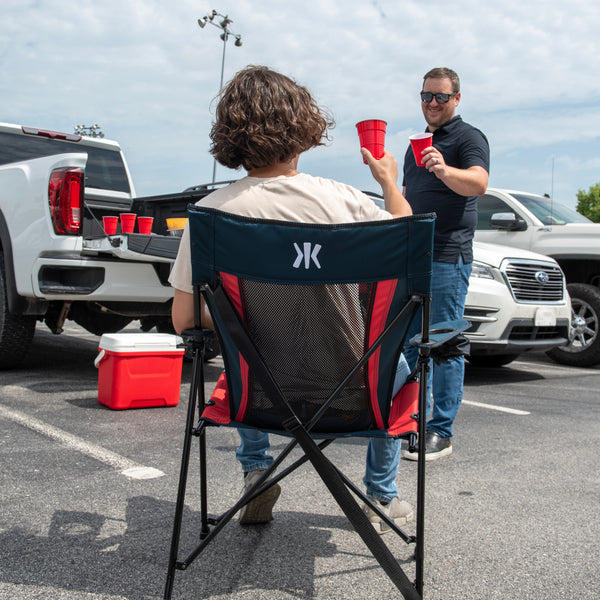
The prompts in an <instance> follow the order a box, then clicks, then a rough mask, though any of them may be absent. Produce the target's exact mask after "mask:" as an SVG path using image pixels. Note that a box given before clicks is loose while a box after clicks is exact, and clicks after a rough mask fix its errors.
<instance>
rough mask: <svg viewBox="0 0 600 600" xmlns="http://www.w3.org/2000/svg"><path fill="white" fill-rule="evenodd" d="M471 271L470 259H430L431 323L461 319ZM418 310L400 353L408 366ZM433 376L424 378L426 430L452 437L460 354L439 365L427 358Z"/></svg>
mask: <svg viewBox="0 0 600 600" xmlns="http://www.w3.org/2000/svg"><path fill="white" fill-rule="evenodd" d="M470 275H471V263H468V264H464V263H463V261H462V258H461V259H459V262H458V263H457V264H453V263H443V262H434V263H433V270H432V283H431V286H432V287H431V315H430V320H429V322H430V323H431V324H435V323H439V322H442V321H451V320H455V319H462V318H463V314H464V310H465V301H466V298H467V288H468V286H469V276H470ZM420 324H421V312H420V311H419V314H418V316H417V318H416V319H415V320H414V321H413V323H412V327H411V330H410V331H409V334H408V336H407V338H406V339H407V341H406V344H405V346H404V355H405V357H406V360H407V361H408V365H409V367H410V368H411V369H414V367H415V365H416V363H417V357H418V350H417V348H415V347H414V346H411V345H410V343H409V340H410V339H411V338H412V337H413V336H415V335H417V334H418V333H419V332H420ZM431 363H432V364H431V366H432V371H433V376H432V375H431V371H430V377H429V381H428V382H427V383H428V385H427V388H428V389H427V392H428V393H427V414H428V415H429V413H430V410H431V404H430V393H431V390H433V414H432V416H431V419H430V420H429V421H428V422H427V431H434V432H436V433H437V434H438V435H440V436H441V437H443V438H451V437H452V424H453V423H454V419H455V418H456V415H457V414H458V409H459V407H460V403H461V401H462V396H463V379H464V374H465V361H464V357H463V356H460V357H456V358H451V359H449V360H446V361H444V362H442V363H441V364H440V365H437V364H434V363H433V361H431Z"/></svg>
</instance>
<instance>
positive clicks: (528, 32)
mask: <svg viewBox="0 0 600 600" xmlns="http://www.w3.org/2000/svg"><path fill="white" fill-rule="evenodd" d="M211 2H212V4H207V3H206V0H171V1H169V2H165V1H164V0H120V1H117V0H77V2H73V0H3V2H2V8H1V9H0V14H1V16H2V22H3V23H2V28H0V60H1V73H2V75H1V77H0V121H3V122H8V123H16V124H19V125H27V126H32V127H39V128H43V129H53V130H58V131H64V132H70V133H72V132H73V130H74V127H75V126H76V125H87V126H90V125H94V124H98V125H100V129H101V130H102V132H103V133H104V134H105V136H106V137H107V138H110V139H114V140H116V141H118V142H119V144H120V145H121V147H122V148H123V151H124V154H125V157H126V160H127V162H128V165H129V169H130V171H131V174H132V178H133V181H134V186H135V190H136V193H137V195H138V196H145V195H153V194H167V193H171V192H178V191H183V190H184V189H185V188H187V187H189V186H192V185H197V184H201V183H208V182H211V181H212V176H213V159H212V156H211V155H210V154H209V152H208V149H209V145H210V140H209V131H210V126H211V122H212V120H213V118H214V108H215V102H214V99H215V96H216V95H217V93H218V91H219V85H220V77H221V69H222V67H223V75H224V82H225V83H226V82H227V81H228V80H229V79H231V77H232V76H233V75H234V73H235V72H236V71H237V70H239V69H241V68H243V67H245V66H246V65H250V64H254V65H266V66H269V67H271V68H273V69H275V70H277V71H280V72H282V73H285V74H286V75H289V76H290V77H292V78H293V79H294V80H296V81H297V82H298V83H300V84H301V85H304V86H306V87H307V88H308V89H309V90H310V91H311V93H312V95H313V96H314V97H315V99H316V100H317V102H318V103H319V104H320V105H321V106H323V107H325V108H326V109H327V110H328V111H329V112H330V113H332V114H333V116H334V118H335V121H336V127H335V129H334V130H333V131H332V134H331V138H332V139H331V141H330V142H328V143H327V145H326V146H324V147H320V148H316V149H313V150H310V151H308V152H306V153H305V154H304V155H303V156H302V157H301V161H300V165H299V169H300V170H302V171H305V172H307V173H310V174H313V175H317V176H322V177H331V178H334V179H338V180H340V181H343V182H346V183H349V184H351V185H354V186H355V187H358V188H359V189H363V190H370V191H378V186H377V184H376V183H375V182H374V181H373V179H372V178H371V176H370V171H369V169H368V167H367V166H366V165H363V163H362V159H361V156H360V154H359V145H358V136H357V133H356V128H355V124H356V122H358V121H360V120H363V119H368V118H378V119H383V120H385V121H387V124H388V126H387V136H386V149H387V150H389V151H390V152H391V153H392V154H394V156H395V157H396V158H397V159H398V161H399V163H400V168H401V165H402V161H403V159H404V153H405V151H406V148H407V145H408V136H409V135H411V134H413V133H417V132H421V131H423V130H424V128H425V122H424V119H423V115H422V112H421V106H420V100H419V96H418V93H419V91H420V89H421V84H422V80H423V75H424V74H425V73H426V72H427V71H428V70H429V69H431V68H433V67H450V68H452V69H454V70H455V71H456V72H457V73H458V74H459V76H460V79H461V96H462V97H461V101H460V105H459V107H458V109H457V114H460V115H461V117H462V118H463V119H464V120H465V121H467V122H468V123H471V124H472V125H474V126H476V127H478V128H479V129H481V130H482V131H483V132H484V133H485V134H486V136H487V138H488V140H489V143H490V150H491V168H490V186H491V187H500V188H509V189H516V190H522V191H528V192H534V193H540V194H543V193H547V194H551V195H552V196H553V197H554V199H555V200H558V201H560V202H563V203H565V204H567V205H569V206H572V207H575V206H576V203H577V197H576V195H577V192H578V191H579V190H584V191H587V190H588V189H589V188H590V187H591V186H592V185H595V184H596V183H599V182H600V68H599V66H600V64H599V63H600V35H599V34H598V32H599V31H600V3H598V2H590V1H589V0H570V1H569V2H565V1H564V0H561V1H558V0H529V1H528V2H523V1H522V0H486V1H481V0H454V2H447V1H440V0H427V1H423V0H403V1H398V0H371V1H368V0H301V1H297V0H288V1H287V2H281V1H277V0H211ZM212 10H216V11H217V12H218V13H220V14H222V15H227V16H228V18H229V19H231V21H232V23H231V24H230V25H229V28H230V30H231V31H232V32H233V33H234V34H239V35H241V41H242V46H239V47H238V46H235V45H234V43H233V42H234V38H229V41H228V42H227V44H224V43H223V41H222V40H221V39H220V34H221V33H222V31H221V29H219V28H218V27H215V26H210V25H207V26H206V27H205V28H203V29H202V28H200V27H199V26H198V19H199V18H201V17H203V16H204V15H206V14H207V13H210V12H211V11H212ZM223 49H225V60H224V62H223ZM244 174H245V173H244V172H240V171H232V170H229V169H226V168H224V167H222V166H220V165H219V166H217V170H216V180H217V181H223V180H228V179H235V178H238V177H240V176H243V175H244ZM401 177H402V176H401V175H400V182H399V183H401Z"/></svg>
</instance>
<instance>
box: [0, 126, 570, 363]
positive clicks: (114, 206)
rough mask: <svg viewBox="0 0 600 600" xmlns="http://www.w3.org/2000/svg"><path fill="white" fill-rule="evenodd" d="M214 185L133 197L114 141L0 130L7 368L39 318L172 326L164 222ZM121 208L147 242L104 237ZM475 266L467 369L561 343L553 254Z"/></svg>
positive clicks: (495, 250)
mask: <svg viewBox="0 0 600 600" xmlns="http://www.w3.org/2000/svg"><path fill="white" fill-rule="evenodd" d="M214 185H220V184H214ZM213 187H214V186H213V185H212V184H211V185H203V186H198V187H195V188H190V189H188V190H186V191H184V192H181V193H175V194H169V195H162V196H149V197H141V198H136V197H135V193H134V188H133V184H132V182H131V178H130V175H129V171H128V169H127V166H126V162H125V159H124V157H123V154H122V152H121V149H120V147H119V145H118V144H117V143H116V142H112V141H108V140H105V139H97V138H85V137H81V136H79V135H73V134H65V133H59V132H54V131H47V130H42V129H37V128H32V127H21V126H18V125H10V124H5V123H0V369H8V368H12V367H15V366H16V365H18V364H19V363H20V362H21V361H22V360H23V359H24V357H25V356H26V355H27V352H28V349H29V347H30V344H31V342H32V339H33V335H34V331H35V327H36V324H37V322H44V323H45V324H46V325H47V326H48V327H49V328H50V330H51V331H52V332H53V333H56V334H58V333H61V331H62V329H63V325H64V322H65V319H72V320H74V321H75V322H76V323H78V324H79V325H81V326H82V327H84V328H85V329H87V330H88V331H90V332H91V333H94V334H96V335H101V334H103V333H111V332H115V331H118V330H120V329H122V328H123V327H125V326H126V325H127V324H129V323H130V322H131V321H133V320H139V321H140V324H141V328H142V330H145V331H147V330H150V329H151V328H153V327H156V328H157V329H158V330H159V331H164V332H168V331H172V326H171V320H170V309H171V301H172V297H173V291H172V289H171V287H170V286H169V284H168V282H167V277H168V274H169V271H170V267H171V263H172V262H173V260H174V258H175V256H176V253H177V249H178V247H179V238H178V237H174V236H171V235H169V234H168V231H167V226H166V219H167V218H168V217H185V216H187V215H186V209H187V205H188V204H189V203H195V202H197V201H198V200H200V199H201V198H203V197H204V196H205V195H206V194H208V193H209V192H210V191H211V190H212V189H213ZM376 201H377V200H376ZM123 212H134V213H136V214H137V215H140V216H142V215H144V216H153V217H154V224H153V229H152V235H142V234H139V233H125V234H123V233H121V232H117V234H116V235H111V236H107V235H105V234H104V232H103V228H102V216H104V215H118V214H119V213H123ZM475 260H476V262H475V264H474V269H473V276H472V279H471V286H470V291H469V296H468V299H467V315H466V316H467V318H468V319H469V320H470V321H471V322H472V323H473V328H472V330H471V332H470V333H469V334H468V335H469V337H470V339H471V345H472V353H471V357H470V361H471V362H473V363H474V364H482V365H501V364H506V363H507V362H509V361H510V360H512V359H514V358H515V357H516V356H518V354H520V353H521V352H524V351H526V350H531V349H535V348H537V349H548V348H553V347H555V346H557V345H559V344H564V343H566V341H567V333H568V327H569V315H570V310H569V306H568V299H567V296H566V292H565V289H564V278H563V275H562V272H561V270H560V269H559V268H557V265H556V263H555V262H554V261H553V260H552V259H548V258H546V257H543V256H539V255H535V254H532V253H528V252H525V251H520V250H515V249H514V248H510V249H507V248H500V247H496V246H491V247H487V248H486V247H484V246H483V245H482V246H477V245H476V248H475ZM542 274H543V275H542ZM546 278H547V281H546Z"/></svg>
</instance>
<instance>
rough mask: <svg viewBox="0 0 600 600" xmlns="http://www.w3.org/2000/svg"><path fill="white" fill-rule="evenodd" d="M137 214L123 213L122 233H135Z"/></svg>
mask: <svg viewBox="0 0 600 600" xmlns="http://www.w3.org/2000/svg"><path fill="white" fill-rule="evenodd" d="M135 217H136V214H135V213H121V233H133V228H134V227H135Z"/></svg>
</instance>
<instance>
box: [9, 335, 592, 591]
mask: <svg viewBox="0 0 600 600" xmlns="http://www.w3.org/2000/svg"><path fill="white" fill-rule="evenodd" d="M97 349H98V338H97V337H95V336H92V335H89V334H83V333H82V332H81V330H79V329H78V328H76V327H69V328H68V330H67V332H66V333H65V334H63V335H62V336H60V337H55V336H53V335H52V334H50V333H49V332H47V331H44V329H43V328H42V327H40V328H39V331H38V332H36V338H35V345H34V348H33V351H32V352H31V355H30V356H29V358H28V360H27V362H26V364H25V365H24V366H23V368H21V369H19V370H15V371H11V372H2V373H0V461H1V464H2V468H1V469H0V473H1V482H0V499H1V507H2V508H1V516H0V549H1V552H0V598H1V599H6V600H8V599H10V600H25V599H27V600H33V599H35V600H37V599H42V598H43V599H45V600H46V599H64V600H74V599H87V600H109V599H110V600H122V599H127V600H150V599H152V600H154V599H158V598H161V597H162V591H163V586H164V579H165V573H166V564H167V558H168V551H169V544H170V535H171V523H172V517H173V511H174V502H175V496H176V489H177V478H178V472H179V453H180V450H181V445H182V441H183V425H184V420H185V410H186V404H187V402H186V398H187V391H188V389H189V378H190V364H189V363H186V364H184V369H183V371H184V372H183V383H182V387H181V393H180V397H181V402H180V403H179V405H178V406H176V407H172V408H154V409H138V410H126V411H112V410H110V409H108V408H106V407H104V406H102V405H100V404H99V403H98V401H97V372H96V369H95V367H94V365H93V361H94V359H95V358H96V356H97V354H98V350H97ZM221 367H222V364H221V362H220V359H217V360H215V361H211V362H210V363H209V364H208V369H207V388H212V385H214V382H215V381H216V378H217V377H218V375H219V373H220V370H221ZM599 389H600V368H592V369H577V368H570V367H564V366H561V365H557V364H555V363H552V362H551V361H550V360H549V359H547V358H546V357H545V355H534V356H528V357H526V358H524V359H523V360H518V361H515V362H514V363H512V364H511V365H508V366H507V367H504V368H501V369H495V370H483V369H472V368H469V369H468V370H467V375H466V382H465V401H464V405H463V407H462V408H461V411H460V413H459V417H458V420H457V423H456V426H455V427H456V432H455V441H454V453H453V455H452V456H450V457H448V458H446V459H442V460H439V461H436V462H432V463H428V465H427V505H426V518H425V521H426V550H425V598H427V599H429V600H495V599H498V600H499V599H502V600H505V599H511V600H542V599H543V600H566V599H568V600H571V599H577V600H586V599H590V600H592V599H594V600H597V599H598V598H600V575H599V573H598V556H599V554H600V473H599V461H598V446H599V444H600V411H599V405H600V398H599V393H598V390H599ZM280 443H281V442H280V441H279V440H278V439H277V438H275V439H274V444H275V445H279V444H280ZM209 446H210V448H211V449H212V451H213V452H214V456H215V457H216V458H215V462H214V467H213V469H212V470H211V473H210V475H209V477H210V479H211V481H212V482H213V483H214V493H213V494H211V497H210V502H213V503H214V504H215V505H216V506H217V507H219V508H221V507H222V506H223V505H224V504H225V503H226V502H227V501H230V500H232V499H234V498H235V497H237V495H238V494H239V492H240V488H241V485H240V484H241V476H240V473H239V469H238V467H237V465H236V461H235V458H234V450H235V447H236V435H235V432H230V431H223V434H222V435H220V436H219V437H218V438H217V437H215V435H212V436H211V437H210V438H209ZM364 447H365V444H364V443H363V442H362V441H346V442H339V443H338V442H336V443H335V444H333V445H332V446H331V447H330V449H329V450H328V453H330V454H332V455H333V456H334V458H335V461H336V462H338V463H339V464H340V466H341V467H342V469H343V470H345V471H346V472H347V473H348V474H349V476H350V477H352V478H353V479H354V480H355V481H357V482H359V481H360V479H361V477H362V473H363V468H364ZM192 471H193V465H192ZM124 472H127V473H129V474H132V473H134V474H136V475H135V476H134V477H131V476H127V475H125V474H124ZM415 480H416V470H415V464H414V463H410V462H404V461H403V462H402V463H401V465H400V470H399V474H398V482H399V486H400V488H401V490H403V493H404V497H405V498H406V499H407V500H409V501H412V502H414V501H415ZM198 514H199V513H198V503H197V496H196V494H195V488H194V487H193V483H192V489H191V492H190V494H189V496H188V502H187V508H186V515H185V519H186V521H185V523H186V524H185V528H184V541H183V544H184V545H187V544H193V542H194V540H195V539H196V538H197V535H198V529H197V518H196V519H195V517H197V516H198ZM409 528H410V526H409ZM391 548H392V551H393V552H394V554H395V555H396V556H397V557H398V559H399V560H400V561H401V562H402V563H403V564H404V565H405V567H406V570H407V572H408V573H409V575H411V574H412V564H411V563H410V556H411V548H410V547H408V546H406V545H405V544H404V543H402V542H401V541H399V540H394V541H392V542H391ZM173 597H174V598H177V599H186V600H189V599H195V598H209V599H215V600H216V599H233V600H242V599H244V600H250V599H252V600H256V599H265V600H281V599H292V598H296V599H297V598H303V599H304V598H306V599H315V600H332V599H337V598H340V599H346V600H347V599H366V598H394V597H399V595H398V594H397V592H396V591H395V588H393V587H392V586H391V584H390V583H389V582H388V581H387V578H386V577H385V575H384V574H383V572H382V571H381V569H380V568H379V567H378V565H377V564H376V562H375V561H374V560H373V559H372V558H371V557H370V555H369V553H368V551H367V550H366V548H365V547H364V545H363V544H362V542H361V540H360V538H358V536H357V535H356V534H355V533H354V532H353V531H352V530H351V528H350V526H349V525H348V523H347V522H346V519H345V518H344V516H343V515H342V513H341V511H340V509H339V508H338V507H337V505H336V504H335V502H334V501H332V500H331V499H330V498H329V497H328V494H327V492H326V490H325V489H324V487H323V485H322V484H321V483H320V481H319V480H318V478H317V477H316V476H314V475H312V474H311V473H310V470H309V469H308V468H302V469H301V470H300V471H298V472H296V473H294V474H292V475H291V476H290V477H289V478H288V479H287V480H286V482H285V483H284V485H283V490H282V494H281V498H280V500H279V502H278V503H277V506H276V515H275V521H273V523H271V524H268V525H264V526H257V527H251V528H242V527H240V526H239V525H238V524H237V523H236V522H235V521H233V522H232V523H230V524H229V525H228V526H227V528H226V529H225V530H224V531H223V532H222V534H221V538H220V539H217V541H216V542H215V543H214V544H213V546H212V547H211V549H210V551H209V552H208V553H207V554H206V555H204V556H203V557H201V558H200V559H199V560H198V561H197V562H196V563H194V565H192V567H191V568H190V569H189V570H188V571H187V572H184V573H178V574H177V576H176V579H175V593H174V595H173Z"/></svg>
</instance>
